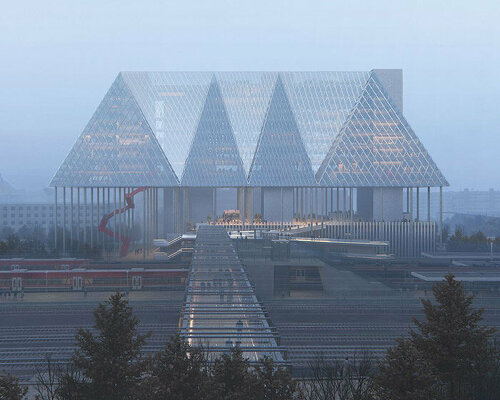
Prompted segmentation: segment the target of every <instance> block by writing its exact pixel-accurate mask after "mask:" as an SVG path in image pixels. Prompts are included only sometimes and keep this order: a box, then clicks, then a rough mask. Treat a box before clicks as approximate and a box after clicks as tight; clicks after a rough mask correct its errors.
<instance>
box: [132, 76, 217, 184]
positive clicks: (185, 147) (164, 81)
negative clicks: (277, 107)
mask: <svg viewBox="0 0 500 400" xmlns="http://www.w3.org/2000/svg"><path fill="white" fill-rule="evenodd" d="M212 75H213V74H211V73H209V72H124V73H123V76H124V79H125V81H126V82H127V83H128V84H129V86H130V88H131V90H132V93H133V94H134V96H135V97H136V99H137V102H138V103H139V106H140V107H141V110H142V112H143V113H144V115H145V116H146V119H147V120H148V122H149V125H150V126H151V127H152V129H153V131H154V133H155V135H156V138H157V139H158V142H159V143H160V145H161V147H162V149H163V152H164V153H165V155H166V156H167V159H168V161H169V162H170V164H171V165H172V168H173V169H174V171H175V173H176V175H177V177H178V178H179V180H180V178H181V176H182V171H183V170H184V163H185V161H186V158H187V155H188V153H189V148H190V146H191V142H192V140H193V136H194V132H195V130H196V126H197V124H198V121H199V118H200V113H201V110H202V109H203V103H204V102H205V99H206V96H207V91H208V87H209V85H210V79H211V77H212Z"/></svg>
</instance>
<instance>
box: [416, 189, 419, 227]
mask: <svg viewBox="0 0 500 400" xmlns="http://www.w3.org/2000/svg"><path fill="white" fill-rule="evenodd" d="M416 190H417V221H419V220H420V188H419V187H418V186H417V189H416Z"/></svg>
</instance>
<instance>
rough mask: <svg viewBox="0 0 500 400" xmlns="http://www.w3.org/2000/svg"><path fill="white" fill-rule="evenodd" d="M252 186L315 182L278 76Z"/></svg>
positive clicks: (296, 184)
mask: <svg viewBox="0 0 500 400" xmlns="http://www.w3.org/2000/svg"><path fill="white" fill-rule="evenodd" d="M249 181H250V185H252V186H312V185H315V184H316V182H315V180H314V174H313V172H312V169H311V162H310V161H309V157H308V156H307V153H306V150H305V148H304V144H303V143H302V138H301V137H300V133H299V128H298V127H297V123H296V121H295V117H294V115H293V112H292V109H291V107H290V103H289V101H288V98H287V95H286V92H285V89H284V87H283V82H282V81H281V78H280V77H279V76H278V79H277V81H276V86H275V87H274V92H273V95H272V98H271V102H270V104H269V109H268V111H267V115H266V118H265V120H264V126H263V128H262V133H261V135H260V137H259V143H258V145H257V150H256V151H255V157H254V159H253V163H252V166H251V169H250V177H249Z"/></svg>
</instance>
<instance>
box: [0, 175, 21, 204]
mask: <svg viewBox="0 0 500 400" xmlns="http://www.w3.org/2000/svg"><path fill="white" fill-rule="evenodd" d="M23 194H24V192H23V191H22V190H17V189H15V188H14V187H13V186H12V185H11V184H10V183H9V182H7V181H6V180H4V179H3V177H2V175H0V203H17V202H20V201H22V198H23Z"/></svg>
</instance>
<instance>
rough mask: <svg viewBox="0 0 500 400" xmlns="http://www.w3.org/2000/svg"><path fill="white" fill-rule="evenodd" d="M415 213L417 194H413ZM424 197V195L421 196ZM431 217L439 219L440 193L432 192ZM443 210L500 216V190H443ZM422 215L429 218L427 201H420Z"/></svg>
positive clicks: (445, 211) (445, 212) (454, 212)
mask: <svg viewBox="0 0 500 400" xmlns="http://www.w3.org/2000/svg"><path fill="white" fill-rule="evenodd" d="M413 197H414V201H413V207H414V210H413V214H414V215H416V213H417V209H416V207H417V202H416V195H415V193H414V194H413ZM421 197H422V196H421ZM430 205H431V207H430V208H431V210H430V211H431V218H432V219H434V220H438V219H439V193H436V192H431V203H430ZM443 212H444V214H445V216H446V215H450V214H469V215H485V216H489V217H500V191H499V190H494V189H490V190H470V189H465V190H461V191H445V192H443ZM420 215H421V216H422V217H423V218H427V217H426V216H427V202H426V201H422V202H420Z"/></svg>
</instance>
